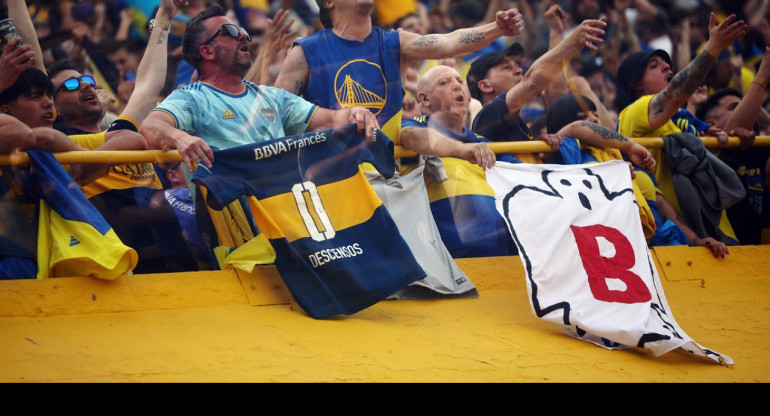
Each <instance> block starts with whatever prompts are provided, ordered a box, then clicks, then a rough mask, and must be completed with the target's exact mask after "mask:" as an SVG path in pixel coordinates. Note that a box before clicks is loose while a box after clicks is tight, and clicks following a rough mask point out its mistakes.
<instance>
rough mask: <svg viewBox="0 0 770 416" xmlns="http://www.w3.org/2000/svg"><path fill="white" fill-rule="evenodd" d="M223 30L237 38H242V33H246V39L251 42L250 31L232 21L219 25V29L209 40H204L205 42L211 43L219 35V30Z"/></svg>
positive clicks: (205, 43)
mask: <svg viewBox="0 0 770 416" xmlns="http://www.w3.org/2000/svg"><path fill="white" fill-rule="evenodd" d="M222 30H224V31H225V32H226V33H227V34H228V35H230V36H232V37H234V38H235V39H238V38H240V37H241V33H243V34H244V35H246V40H248V41H249V42H251V35H249V32H247V31H246V29H244V28H242V27H240V26H236V25H234V24H232V23H225V24H223V25H222V26H219V29H217V31H216V32H214V34H213V35H211V37H210V38H209V40H207V41H205V42H203V44H204V45H208V44H209V43H211V41H212V40H214V38H215V37H217V35H219V32H221V31H222Z"/></svg>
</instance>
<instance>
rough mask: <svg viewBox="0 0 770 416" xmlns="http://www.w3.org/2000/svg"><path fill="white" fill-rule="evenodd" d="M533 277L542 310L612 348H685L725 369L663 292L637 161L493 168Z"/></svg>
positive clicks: (530, 283)
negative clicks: (638, 187)
mask: <svg viewBox="0 0 770 416" xmlns="http://www.w3.org/2000/svg"><path fill="white" fill-rule="evenodd" d="M487 181H488V182H489V184H490V185H491V186H492V188H493V189H494V190H495V199H496V203H497V209H498V211H499V212H500V214H501V215H502V216H503V218H504V219H505V220H506V222H507V224H508V227H509V231H510V232H511V236H512V237H513V240H514V241H515V242H516V245H517V246H518V248H519V255H520V258H521V261H522V263H523V264H524V269H525V271H526V274H527V291H528V294H529V300H530V306H531V307H532V312H533V313H534V314H535V316H537V317H539V318H542V319H545V320H547V321H549V322H552V323H554V324H556V325H558V326H559V327H560V328H561V329H562V330H563V331H564V332H565V333H566V334H568V335H570V336H573V337H576V338H579V339H583V340H585V341H589V342H592V343H594V344H596V345H599V346H601V347H604V348H608V349H624V348H625V349H628V348H644V349H646V350H649V351H650V352H651V353H652V354H653V355H654V356H660V355H662V354H665V353H666V352H669V351H671V350H674V349H676V348H683V349H684V350H686V351H689V352H691V353H693V354H695V355H698V356H702V357H708V358H710V359H712V360H714V361H716V362H718V363H721V364H724V365H731V364H733V361H732V359H730V357H728V356H726V355H722V354H719V353H717V352H715V351H711V350H709V349H707V348H703V347H702V346H700V345H698V344H697V343H696V342H695V341H693V340H692V339H691V338H690V337H689V336H688V335H687V334H685V332H684V331H683V330H682V329H681V328H680V327H679V325H678V324H677V323H676V321H675V320H674V316H673V314H672V312H671V309H670V307H669V305H668V302H667V300H666V296H665V294H664V293H663V287H662V286H661V284H660V278H659V276H658V273H657V270H656V268H655V263H654V261H653V259H652V254H651V253H650V251H649V249H648V247H647V242H646V240H645V238H644V232H643V230H642V226H641V222H640V219H639V210H638V206H637V205H636V202H635V201H636V200H635V197H634V192H633V189H632V185H631V175H630V172H629V168H628V164H626V163H625V162H623V161H612V162H606V163H599V164H585V165H550V164H541V165H535V164H526V163H520V164H511V163H505V162H497V164H496V165H495V167H493V168H492V169H490V170H488V171H487Z"/></svg>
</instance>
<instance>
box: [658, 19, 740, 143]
mask: <svg viewBox="0 0 770 416" xmlns="http://www.w3.org/2000/svg"><path fill="white" fill-rule="evenodd" d="M735 19H736V17H735V15H734V14H731V15H730V16H727V18H726V19H725V20H724V21H723V22H722V23H720V24H719V25H717V24H716V17H715V15H714V13H711V17H710V20H709V40H708V42H706V46H705V47H704V48H703V51H701V53H699V54H698V55H697V56H696V57H695V59H693V60H692V62H690V63H689V64H688V65H687V66H686V67H684V69H682V70H681V71H679V72H677V74H676V75H674V77H673V78H672V79H671V81H670V82H669V83H668V85H666V87H665V88H664V89H663V91H661V92H659V93H657V94H656V95H655V96H654V97H653V98H652V100H650V106H649V108H648V110H647V111H648V118H649V121H650V127H651V128H652V129H657V128H658V127H660V126H662V125H663V124H665V123H666V122H668V121H669V120H670V119H671V117H673V116H674V114H676V112H677V110H679V108H681V107H682V105H684V104H685V103H686V102H687V100H688V99H689V98H690V96H691V95H692V94H693V93H694V92H695V90H696V89H697V88H698V87H699V86H700V85H701V84H703V81H704V80H705V79H706V75H707V74H708V73H709V71H710V70H711V67H712V66H714V64H715V63H716V61H717V57H718V56H719V53H720V52H722V50H724V49H725V48H727V47H728V46H730V45H731V44H732V43H733V42H734V41H736V40H737V39H739V38H741V37H742V36H743V35H745V34H746V28H747V26H746V23H745V22H744V21H743V20H735Z"/></svg>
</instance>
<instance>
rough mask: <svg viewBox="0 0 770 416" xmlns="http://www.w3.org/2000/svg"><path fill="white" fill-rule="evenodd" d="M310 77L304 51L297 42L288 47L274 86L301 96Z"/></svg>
mask: <svg viewBox="0 0 770 416" xmlns="http://www.w3.org/2000/svg"><path fill="white" fill-rule="evenodd" d="M309 78H310V67H309V66H308V64H307V58H305V52H304V51H303V50H302V47H301V46H299V44H298V43H295V44H294V46H292V47H291V49H289V53H288V54H286V58H284V60H283V64H282V65H281V72H280V73H279V74H278V78H276V80H275V84H274V85H275V86H276V87H278V88H283V89H284V90H286V91H288V92H290V93H292V94H294V95H299V96H301V95H302V94H304V93H305V88H307V83H308V80H309Z"/></svg>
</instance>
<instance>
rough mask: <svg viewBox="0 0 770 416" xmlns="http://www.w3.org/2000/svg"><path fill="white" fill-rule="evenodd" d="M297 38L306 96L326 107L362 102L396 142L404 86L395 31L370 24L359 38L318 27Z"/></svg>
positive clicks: (383, 129) (346, 105)
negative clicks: (304, 65) (305, 75)
mask: <svg viewBox="0 0 770 416" xmlns="http://www.w3.org/2000/svg"><path fill="white" fill-rule="evenodd" d="M297 43H298V44H299V45H300V46H302V50H303V52H304V53H305V58H306V59H307V63H308V67H309V68H310V77H309V80H308V85H307V88H306V90H305V93H304V96H303V97H304V98H305V99H306V100H308V101H310V102H312V103H314V104H316V105H318V106H321V107H325V108H332V109H339V108H347V107H353V106H356V105H360V106H362V107H365V108H368V109H369V110H371V111H372V113H374V114H375V115H376V116H377V121H378V122H379V123H380V128H381V130H382V131H383V132H384V133H385V134H386V135H387V136H388V137H389V138H390V139H391V140H393V142H394V143H395V144H399V143H400V141H399V138H400V132H401V108H402V106H403V99H404V91H403V88H402V85H401V42H400V40H399V37H398V32H386V31H384V30H382V29H381V28H379V27H373V28H372V33H371V34H369V36H368V37H367V38H366V39H364V41H363V42H359V41H355V40H347V39H343V38H340V37H339V36H337V35H336V34H334V32H332V30H331V29H324V30H322V31H319V32H316V33H314V34H313V35H310V36H308V37H306V38H304V39H300V40H298V41H297Z"/></svg>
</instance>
